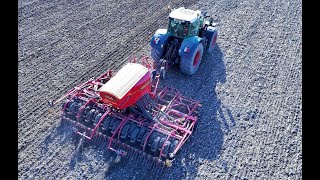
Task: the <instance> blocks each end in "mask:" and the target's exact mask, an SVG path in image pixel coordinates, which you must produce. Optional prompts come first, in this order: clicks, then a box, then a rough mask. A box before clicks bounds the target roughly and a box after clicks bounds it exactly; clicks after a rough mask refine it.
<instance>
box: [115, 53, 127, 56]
mask: <svg viewBox="0 0 320 180" xmlns="http://www.w3.org/2000/svg"><path fill="white" fill-rule="evenodd" d="M128 54H129V53H128ZM115 56H116V55H115Z"/></svg>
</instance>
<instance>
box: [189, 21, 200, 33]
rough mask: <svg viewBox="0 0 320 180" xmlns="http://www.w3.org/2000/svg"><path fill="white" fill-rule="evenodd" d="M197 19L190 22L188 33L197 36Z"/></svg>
mask: <svg viewBox="0 0 320 180" xmlns="http://www.w3.org/2000/svg"><path fill="white" fill-rule="evenodd" d="M199 22H200V21H199V20H196V21H194V22H193V23H191V26H190V34H191V35H194V36H197V35H198V30H199Z"/></svg>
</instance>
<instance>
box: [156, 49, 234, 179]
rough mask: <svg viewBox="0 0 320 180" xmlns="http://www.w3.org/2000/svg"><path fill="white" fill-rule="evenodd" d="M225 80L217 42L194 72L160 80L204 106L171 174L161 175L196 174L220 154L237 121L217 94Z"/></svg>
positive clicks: (176, 72)
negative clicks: (217, 88)
mask: <svg viewBox="0 0 320 180" xmlns="http://www.w3.org/2000/svg"><path fill="white" fill-rule="evenodd" d="M225 82H226V66H225V64H224V60H223V54H222V52H221V50H220V48H219V46H218V45H216V47H215V49H214V51H213V52H212V53H210V54H206V56H205V57H204V59H203V62H202V64H201V65H200V67H199V69H198V71H197V72H196V73H195V74H194V75H193V76H188V75H184V74H182V73H181V72H180V71H179V69H174V70H172V71H169V72H168V73H167V77H166V79H165V80H163V82H162V83H161V84H165V85H167V86H171V87H175V88H176V89H178V90H179V91H180V92H181V93H182V94H183V95H185V96H186V97H190V98H192V99H195V100H198V101H200V102H201V104H202V107H201V108H200V109H199V121H198V125H197V129H196V130H195V131H194V132H193V134H192V136H191V137H190V139H189V141H187V143H186V144H185V145H184V146H183V147H182V149H181V151H180V153H178V154H177V156H176V161H177V162H175V163H174V164H173V167H172V168H170V169H168V171H169V172H167V173H165V174H164V175H163V176H168V174H171V175H169V176H168V177H161V179H162V178H163V179H173V178H171V177H175V178H174V179H176V178H179V177H180V178H181V179H185V178H186V177H188V179H189V178H191V179H193V178H195V176H196V175H197V169H198V168H197V167H198V166H200V165H201V164H204V163H206V162H212V161H214V160H217V159H218V158H219V155H220V152H221V148H222V144H223V135H224V134H225V133H227V132H228V131H229V130H230V126H234V125H235V120H234V117H233V115H232V113H231V111H230V110H229V109H228V108H227V107H225V106H224V105H223V104H222V103H221V101H220V99H219V97H217V94H216V86H217V83H220V84H224V83H225ZM223 112H225V113H223ZM225 116H228V118H229V119H230V121H231V123H228V122H227V121H226V117H225ZM177 173H178V174H177Z"/></svg>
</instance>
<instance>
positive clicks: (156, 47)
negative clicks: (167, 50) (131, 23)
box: [150, 29, 170, 61]
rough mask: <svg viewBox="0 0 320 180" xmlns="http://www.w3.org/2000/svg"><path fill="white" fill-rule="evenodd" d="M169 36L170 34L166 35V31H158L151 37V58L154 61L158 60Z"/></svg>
mask: <svg viewBox="0 0 320 180" xmlns="http://www.w3.org/2000/svg"><path fill="white" fill-rule="evenodd" d="M169 36H170V34H169V33H167V29H158V30H157V31H156V32H155V33H154V35H153V36H152V38H151V41H150V45H151V48H152V50H151V56H152V58H153V59H154V60H156V61H158V60H160V58H161V55H162V53H163V50H164V47H165V45H166V44H167V40H168V38H169Z"/></svg>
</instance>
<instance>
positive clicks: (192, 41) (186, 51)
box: [179, 36, 202, 59]
mask: <svg viewBox="0 0 320 180" xmlns="http://www.w3.org/2000/svg"><path fill="white" fill-rule="evenodd" d="M201 40H202V38H201V37H199V36H192V37H189V38H186V39H184V40H183V41H182V43H181V46H180V49H179V56H180V57H181V59H185V58H189V56H192V55H193V52H194V51H195V50H196V48H197V47H198V45H199V43H200V42H201Z"/></svg>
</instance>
